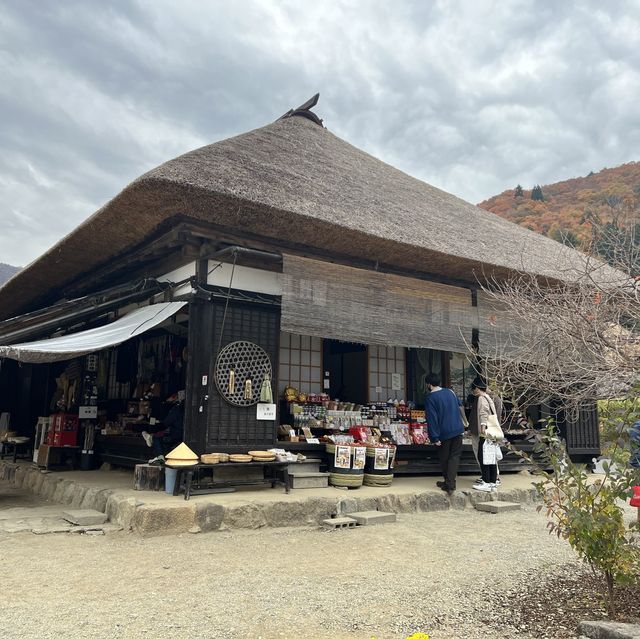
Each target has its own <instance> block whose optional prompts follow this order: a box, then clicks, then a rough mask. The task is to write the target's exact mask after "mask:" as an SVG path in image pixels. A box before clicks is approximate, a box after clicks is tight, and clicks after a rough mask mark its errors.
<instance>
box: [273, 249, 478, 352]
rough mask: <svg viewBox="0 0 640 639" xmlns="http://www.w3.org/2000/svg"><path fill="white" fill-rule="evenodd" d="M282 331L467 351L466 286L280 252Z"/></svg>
mask: <svg viewBox="0 0 640 639" xmlns="http://www.w3.org/2000/svg"><path fill="white" fill-rule="evenodd" d="M281 321H282V325H281V328H282V330H283V331H287V332H289V333H299V334H302V335H311V336H315V337H326V338H330V339H338V340H342V341H349V342H360V343H363V344H377V345H381V346H406V347H412V348H433V349H437V350H445V351H457V352H465V351H467V348H468V345H470V344H471V331H472V328H473V327H475V326H476V324H477V309H476V308H475V307H473V306H472V304H471V293H470V291H469V290H468V289H465V288H459V287H455V286H449V285H446V284H438V283H435V282H427V281H424V280H419V279H414V278H410V277H402V276H399V275H391V274H389V273H380V272H377V271H371V270H365V269H359V268H353V267H350V266H344V265H341V264H333V263H330V262H321V261H317V260H311V259H307V258H301V257H296V256H292V255H284V256H283V290H282V320H281Z"/></svg>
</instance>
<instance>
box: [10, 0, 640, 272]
mask: <svg viewBox="0 0 640 639" xmlns="http://www.w3.org/2000/svg"><path fill="white" fill-rule="evenodd" d="M317 91H319V92H320V103H319V104H318V106H317V107H316V109H315V111H316V112H317V113H318V114H319V115H320V116H321V117H322V118H323V119H324V121H325V125H326V126H327V128H329V129H330V130H331V131H333V132H334V133H336V134H337V135H339V136H340V137H342V138H344V139H346V140H347V141H349V142H351V143H352V144H354V145H356V146H358V147H360V148H362V149H365V150H366V151H368V152H369V153H372V154H373V155H375V156H377V157H379V158H380V159H382V160H385V161H386V162H389V163H391V164H393V165H395V166H397V167H398V168H400V169H402V170H404V171H406V172H408V173H410V174H412V175H415V176H416V177H419V178H421V179H423V180H425V181H427V182H429V183H430V184H433V185H434V186H437V187H440V188H442V189H445V190H447V191H449V192H451V193H454V194H456V195H459V196H460V197H463V198H464V199H466V200H469V201H471V202H479V201H481V200H483V199H485V198H487V197H489V196H491V195H495V194H496V193H499V192H501V191H503V190H504V189H507V188H513V187H514V186H515V185H516V184H517V183H520V184H522V185H523V186H525V187H531V186H532V185H533V184H535V183H540V184H545V183H550V182H555V181H558V180H560V179H565V178H569V177H576V176H580V175H586V174H587V173H588V172H589V171H592V170H593V171H598V170H600V169H601V168H603V167H605V166H616V165H618V164H621V163H623V162H629V161H632V160H640V157H639V156H640V151H639V149H640V129H639V121H640V0H628V1H626V2H625V1H623V0H620V1H618V0H616V1H615V2H611V3H604V2H602V0H594V1H592V2H570V1H568V0H557V1H556V0H554V1H546V2H545V1H534V0H521V1H510V0H496V1H495V2H490V1H483V0H460V1H455V0H442V1H439V2H438V1H429V0H416V1H415V2H410V1H406V2H404V1H401V0H359V1H358V0H342V1H339V0H336V1H331V0H322V1H319V2H311V1H310V0H305V1H303V0H297V1H282V2H277V1H268V0H243V1H242V2H231V1H217V0H207V1H205V0H202V1H196V0H179V1H175V0H174V1H168V0H166V1H164V0H137V1H136V0H121V1H116V2H109V1H108V0H100V1H99V2H98V1H95V2H94V1H91V0H77V1H72V0H46V1H45V0H34V1H32V2H31V1H28V0H0V151H1V152H0V221H1V229H2V232H1V233H0V262H7V263H10V264H16V265H24V264H26V263H27V262H29V261H31V260H33V259H35V258H36V257H37V256H38V255H40V254H41V253H42V252H43V251H44V250H46V249H47V248H49V247H50V246H52V245H53V244H54V243H55V242H56V241H58V240H59V239H60V238H61V237H62V236H63V235H65V234H66V233H68V232H69V231H71V230H72V229H73V228H74V227H75V226H77V225H78V224H79V223H80V222H81V221H82V220H84V219H85V218H86V217H88V216H89V215H90V214H92V213H93V212H94V211H95V210H96V209H98V208H99V207H100V206H102V205H103V204H104V203H105V202H106V201H108V200H109V199H110V198H111V197H113V196H114V195H116V194H117V193H118V192H119V191H120V190H121V189H122V188H124V187H125V186H126V185H127V184H128V183H129V182H130V181H131V180H133V179H134V178H136V177H137V176H138V175H140V174H142V173H143V172H145V171H147V170H148V169H150V168H152V167H154V166H156V165H158V164H160V163H162V162H164V161H166V160H168V159H171V158H173V157H175V156H177V155H179V154H181V153H183V152H185V151H188V150H191V149H193V148H196V147H198V146H202V145H204V144H208V143H211V142H215V141H217V140H221V139H223V138H226V137H229V136H232V135H235V134H237V133H241V132H244V131H247V130H250V129H253V128H255V127H259V126H262V125H264V124H268V123H269V122H271V121H273V120H274V119H276V118H277V117H278V116H280V115H281V114H282V113H284V112H285V111H287V110H288V109H289V108H291V107H295V106H297V105H299V104H301V103H302V102H304V101H305V100H306V99H307V98H309V97H310V96H311V95H313V94H314V93H315V92H317Z"/></svg>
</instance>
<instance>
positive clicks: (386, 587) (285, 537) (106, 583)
mask: <svg viewBox="0 0 640 639" xmlns="http://www.w3.org/2000/svg"><path fill="white" fill-rule="evenodd" d="M545 523H546V522H545V520H544V518H543V517H542V516H541V515H538V514H537V513H536V512H535V510H534V508H532V507H529V508H527V509H524V510H522V511H520V512H512V513H504V514H500V515H489V514H485V513H479V512H476V511H446V512H436V513H425V514H418V515H404V516H400V517H399V519H398V522H397V523H395V524H386V525H382V526H372V527H363V528H358V529H350V530H340V531H324V530H317V529H313V530H312V529H261V530H257V531H227V532H219V533H211V534H207V535H204V534H197V535H189V534H186V535H182V536H171V537H161V538H152V539H142V538H139V537H136V536H134V535H130V534H126V533H114V534H110V535H107V536H104V537H88V536H83V535H81V536H75V535H74V536H71V535H46V536H37V535H31V534H26V533H19V534H13V535H9V534H0V543H1V544H2V556H3V571H2V572H3V578H2V582H1V584H2V586H1V592H2V595H3V605H2V606H1V607H0V620H1V625H0V627H1V628H2V629H3V632H2V634H3V637H6V638H7V639H13V638H16V639H17V638H18V637H19V638H21V639H27V638H31V637H34V638H35V637H38V638H42V639H44V638H48V637H65V638H66V639H72V638H75V637H83V638H93V637H95V638H100V639H107V638H111V637H120V638H123V639H126V638H129V637H132V638H133V637H136V638H138V637H160V636H168V637H171V636H173V637H179V638H180V639H190V638H192V637H193V638H196V637H197V638H198V639H209V638H210V639H226V638H234V639H235V638H240V637H242V638H249V637H251V638H254V639H257V638H259V637H261V638H262V639H283V638H285V639H286V638H290V639H293V638H294V637H295V638H296V639H299V638H300V637H310V638H314V639H325V638H326V639H329V638H331V639H347V638H349V639H351V638H359V639H370V638H371V637H376V638H377V639H397V638H401V637H406V636H407V635H409V634H411V633H413V632H416V631H423V632H427V633H429V634H430V635H431V638H432V639H448V638H451V639H452V638H460V639H462V638H464V639H476V638H478V639H479V638H480V637H482V638H483V639H507V638H514V637H523V638H528V637H536V639H542V638H543V637H549V638H551V637H554V638H555V637H556V636H565V635H564V634H562V633H560V634H558V635H556V634H554V633H548V632H545V631H543V632H540V633H538V632H536V631H535V629H531V627H530V626H527V627H523V628H521V627H519V626H518V624H519V623H520V622H519V621H518V619H519V617H517V615H516V617H514V622H515V623H516V626H517V627H513V626H511V625H510V615H509V606H510V601H513V602H514V608H515V607H516V606H515V604H516V603H521V601H520V597H521V596H520V595H519V594H518V593H519V592H521V589H522V587H523V586H526V585H527V584H529V583H530V580H531V579H532V577H531V575H532V574H536V575H541V574H543V575H544V574H545V573H546V572H548V571H549V570H550V569H552V568H553V567H555V566H558V565H560V566H561V567H562V568H561V571H562V572H563V574H566V573H567V571H568V572H571V571H573V570H576V569H580V568H579V564H578V563H577V562H576V561H575V560H574V558H573V555H572V553H571V551H570V549H569V547H568V545H567V544H566V543H565V542H563V541H559V540H558V539H556V538H555V537H551V536H549V535H548V534H547V532H546V530H545ZM553 572H557V570H554V571H553ZM494 604H495V605H494ZM496 607H499V611H498V612H499V614H498V612H497V611H496ZM530 633H531V634H530Z"/></svg>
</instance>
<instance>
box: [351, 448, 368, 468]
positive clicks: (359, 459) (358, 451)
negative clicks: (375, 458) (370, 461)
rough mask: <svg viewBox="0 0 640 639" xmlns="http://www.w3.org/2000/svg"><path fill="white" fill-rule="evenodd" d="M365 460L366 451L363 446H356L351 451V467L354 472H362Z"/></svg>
mask: <svg viewBox="0 0 640 639" xmlns="http://www.w3.org/2000/svg"><path fill="white" fill-rule="evenodd" d="M366 460H367V449H366V448H365V447H364V446H358V447H356V448H354V449H353V467H354V468H355V469H356V470H362V469H363V468H364V463H365V461H366Z"/></svg>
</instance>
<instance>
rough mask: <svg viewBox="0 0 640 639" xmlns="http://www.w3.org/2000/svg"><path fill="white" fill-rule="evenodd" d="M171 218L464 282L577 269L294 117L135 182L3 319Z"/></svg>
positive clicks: (29, 282) (1, 296)
mask: <svg viewBox="0 0 640 639" xmlns="http://www.w3.org/2000/svg"><path fill="white" fill-rule="evenodd" d="M177 215H180V216H183V217H185V218H187V219H193V220H195V221H199V222H205V223H214V224H216V226H218V227H223V228H228V229H230V230H232V231H234V232H235V233H242V232H247V233H250V234H252V235H253V236H256V235H258V236H262V237H264V238H267V239H269V240H272V241H274V242H288V243H294V244H296V245H298V246H300V245H302V246H308V247H310V248H312V249H314V250H315V251H316V252H317V251H327V252H332V253H335V254H341V255H345V256H348V257H349V256H350V257H353V258H354V259H356V258H360V259H367V260H372V261H379V262H381V263H386V264H390V265H392V266H397V267H399V268H407V269H412V270H415V271H422V272H424V273H431V274H442V275H443V276H448V277H450V278H452V279H460V280H464V281H468V282H470V283H475V282H476V279H477V278H478V277H479V276H480V275H482V274H483V273H484V274H485V275H489V276H491V275H493V276H496V277H506V276H507V275H508V274H509V273H513V272H514V271H523V270H524V271H528V272H531V273H534V274H537V275H540V276H543V277H549V278H558V277H561V274H562V273H566V272H568V270H569V269H570V268H571V267H572V266H573V265H574V264H575V263H576V261H580V260H581V259H582V258H581V257H580V254H579V253H577V251H575V250H573V249H570V248H568V247H565V246H563V245H561V244H559V243H557V242H555V241H553V240H551V239H549V238H546V237H543V236H540V235H537V234H535V233H533V232H531V231H528V230H526V229H523V228H521V227H519V226H517V225H515V224H512V223H510V222H507V221H505V220H503V219H502V218H500V217H498V216H496V215H494V214H492V213H490V212H488V211H485V210H483V209H480V208H478V207H476V206H474V205H472V204H469V203H468V202H465V201H464V200H461V199H460V198H458V197H456V196H454V195H451V194H449V193H446V192H444V191H442V190H440V189H437V188H436V187H433V186H431V185H429V184H426V183H424V182H422V181H421V180H419V179H417V178H414V177H412V176H410V175H407V174H406V173H403V172H402V171H400V170H398V169H396V168H394V167H392V166H390V165H389V164H386V163H385V162H382V161H381V160H378V159H377V158H375V157H373V156H371V155H369V154H368V153H366V152H364V151H362V150H360V149H358V148H356V147H354V146H352V145H351V144H349V143H348V142H345V141H344V140H342V139H340V138H339V137H337V136H335V135H334V134H333V133H331V132H330V131H328V130H327V129H325V128H323V127H320V126H318V125H317V124H315V123H314V122H311V121H310V120H307V119H305V118H301V117H296V116H294V117H289V118H285V119H283V120H278V121H276V122H274V123H272V124H269V125H267V126H265V127H262V128H259V129H255V130H253V131H249V132H247V133H243V134H241V135H238V136H235V137H232V138H229V139H226V140H223V141H221V142H217V143H215V144H211V145H208V146H204V147H202V148H200V149H196V150H194V151H190V152H188V153H185V154H184V155H181V156H179V157H177V158H175V159H173V160H170V161H168V162H165V163H164V164H162V165H160V166H158V167H156V168H155V169H152V170H151V171H149V172H147V173H145V174H144V175H142V176H140V177H139V178H137V179H136V180H134V181H133V182H132V183H131V184H130V185H129V186H127V187H126V188H125V189H124V190H123V191H122V192H121V193H120V194H118V195H117V196H116V197H115V198H113V199H112V200H111V201H110V202H108V203H107V204H106V205H105V206H103V207H102V208H101V209H100V210H99V211H97V212H96V213H95V214H94V215H92V216H91V217H90V218H89V219H87V220H86V221H85V222H84V223H83V224H81V225H80V226H79V227H78V228H76V229H75V230H74V231H72V232H71V233H70V234H69V235H67V236H66V237H65V238H63V239H62V240H61V241H60V242H58V244H56V246H54V247H53V248H52V249H50V250H49V251H48V252H47V253H45V254H44V255H43V256H42V257H40V258H39V259H38V260H36V261H35V262H34V263H32V264H31V265H29V266H28V267H27V268H25V269H24V270H23V271H22V272H21V273H20V274H18V275H17V276H15V277H14V278H12V280H10V281H9V282H8V283H7V284H6V285H5V286H4V287H3V288H1V289H0V317H11V316H13V315H16V314H17V313H19V312H24V311H25V310H31V309H32V308H33V307H34V305H35V304H37V303H39V302H40V301H42V300H43V299H44V298H45V297H46V296H47V295H48V296H49V297H51V296H52V295H54V293H55V294H58V296H61V295H62V292H63V290H64V287H65V286H67V285H69V283H70V282H72V281H74V280H77V279H78V277H79V276H80V275H82V274H83V273H86V272H89V271H91V270H92V269H95V268H97V267H99V266H101V265H104V264H106V263H109V262H110V261H113V260H116V259H117V258H118V256H119V255H122V254H123V253H124V252H125V251H127V249H130V248H132V247H134V246H136V245H138V244H139V243H140V242H141V241H143V240H144V239H145V238H147V237H149V236H150V235H151V234H152V233H153V232H154V231H156V230H157V229H158V228H159V227H160V226H161V225H162V224H163V223H166V222H167V221H168V220H171V219H172V218H175V217H176V216H177Z"/></svg>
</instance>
